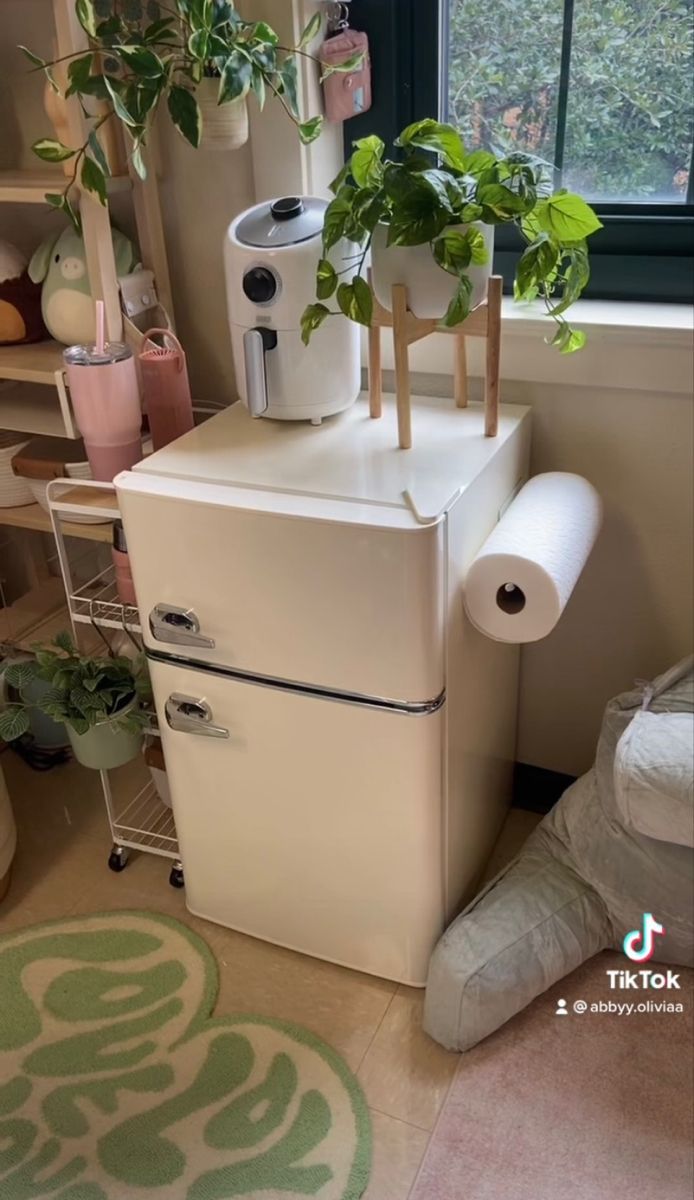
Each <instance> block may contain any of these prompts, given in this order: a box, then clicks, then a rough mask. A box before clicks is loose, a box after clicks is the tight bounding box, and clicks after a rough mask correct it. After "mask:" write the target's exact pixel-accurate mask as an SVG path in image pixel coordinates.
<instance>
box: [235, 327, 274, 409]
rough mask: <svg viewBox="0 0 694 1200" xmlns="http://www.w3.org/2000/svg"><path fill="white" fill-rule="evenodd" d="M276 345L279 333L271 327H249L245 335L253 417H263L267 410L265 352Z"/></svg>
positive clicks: (244, 354)
mask: <svg viewBox="0 0 694 1200" xmlns="http://www.w3.org/2000/svg"><path fill="white" fill-rule="evenodd" d="M276 345H277V334H276V333H275V332H274V331H273V330H271V329H247V330H246V332H245V333H244V335H243V361H244V367H245V370H246V403H247V404H248V411H249V412H250V414H251V416H252V417H262V415H263V413H264V412H265V411H266V410H267V406H268V400H267V373H266V370H265V352H266V350H273V349H274V348H275V346H276Z"/></svg>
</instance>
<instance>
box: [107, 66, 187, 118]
mask: <svg viewBox="0 0 694 1200" xmlns="http://www.w3.org/2000/svg"><path fill="white" fill-rule="evenodd" d="M103 80H104V83H105V84H106V89H107V91H108V94H109V97H110V99H111V103H112V104H113V110H114V112H115V114H116V116H117V117H118V118H119V119H120V120H121V121H123V123H124V124H125V125H138V124H139V122H138V119H137V117H135V116H133V114H132V113H131V112H130V110H129V109H128V108H127V107H126V104H125V100H124V98H123V97H124V95H125V94H126V93H127V86H126V85H125V84H124V83H122V82H121V80H120V79H115V78H114V77H113V76H112V75H104V76H103ZM172 90H173V89H172ZM179 90H180V89H179Z"/></svg>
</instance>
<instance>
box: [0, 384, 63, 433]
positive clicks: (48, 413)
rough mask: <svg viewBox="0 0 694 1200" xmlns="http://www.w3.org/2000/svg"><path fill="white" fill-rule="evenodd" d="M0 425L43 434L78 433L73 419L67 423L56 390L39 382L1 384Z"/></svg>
mask: <svg viewBox="0 0 694 1200" xmlns="http://www.w3.org/2000/svg"><path fill="white" fill-rule="evenodd" d="M0 429H12V430H16V431H17V432H20V433H32V434H43V435H44V436H45V437H60V438H64V437H74V436H76V435H77V430H76V429H75V424H74V421H73V420H72V419H71V420H70V425H69V427H67V426H66V423H65V420H64V417H63V411H62V409H61V405H60V399H59V396H58V394H57V392H56V391H55V390H53V389H50V388H47V387H43V386H42V385H41V384H38V383H17V384H10V385H9V386H8V385H7V384H5V385H2V384H0Z"/></svg>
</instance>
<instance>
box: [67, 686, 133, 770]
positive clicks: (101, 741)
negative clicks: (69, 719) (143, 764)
mask: <svg viewBox="0 0 694 1200" xmlns="http://www.w3.org/2000/svg"><path fill="white" fill-rule="evenodd" d="M136 705H137V699H134V700H131V701H130V703H129V704H128V705H126V707H125V708H122V709H121V710H120V712H119V713H118V714H116V715H114V716H113V717H110V718H109V720H107V721H99V723H98V724H97V725H93V726H92V728H91V729H88V730H87V732H86V733H76V732H75V730H74V729H73V728H72V727H71V726H70V725H68V726H67V732H68V737H69V738H70V745H71V746H72V750H73V753H74V755H75V758H76V759H77V761H78V762H79V763H81V764H82V766H83V767H91V768H92V770H95V771H109V770H110V769H111V768H112V767H122V766H123V764H124V763H127V762H130V760H131V759H132V758H137V755H138V754H139V753H140V749H141V747H142V732H141V731H140V730H139V729H137V730H129V729H120V728H119V727H118V722H119V721H120V720H122V718H123V717H125V716H127V714H128V713H129V712H132V710H133V709H134V708H135V707H136Z"/></svg>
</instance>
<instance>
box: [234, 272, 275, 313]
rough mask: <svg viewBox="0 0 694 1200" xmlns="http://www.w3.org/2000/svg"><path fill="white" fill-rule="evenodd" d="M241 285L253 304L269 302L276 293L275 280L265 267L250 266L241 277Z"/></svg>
mask: <svg viewBox="0 0 694 1200" xmlns="http://www.w3.org/2000/svg"><path fill="white" fill-rule="evenodd" d="M242 286H243V290H244V293H245V294H246V296H248V299H249V300H250V301H251V303H253V304H269V303H270V301H271V300H273V299H274V297H275V295H276V293H277V280H276V278H275V276H274V275H273V273H272V271H269V270H268V268H267V267H251V269H250V270H249V271H246V273H245V275H244V277H243V283H242Z"/></svg>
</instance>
